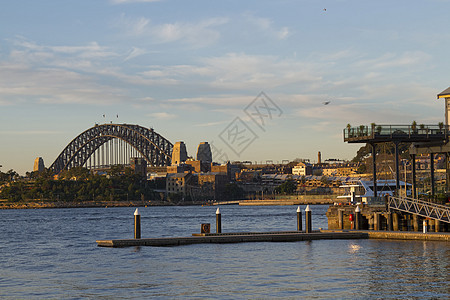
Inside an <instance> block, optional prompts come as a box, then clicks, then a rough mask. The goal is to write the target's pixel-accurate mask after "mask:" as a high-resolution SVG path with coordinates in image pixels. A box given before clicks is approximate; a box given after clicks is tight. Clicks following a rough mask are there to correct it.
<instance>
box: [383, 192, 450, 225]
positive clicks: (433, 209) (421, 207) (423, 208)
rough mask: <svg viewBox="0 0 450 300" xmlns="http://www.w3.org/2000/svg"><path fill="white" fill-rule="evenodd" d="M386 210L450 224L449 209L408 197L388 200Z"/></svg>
mask: <svg viewBox="0 0 450 300" xmlns="http://www.w3.org/2000/svg"><path fill="white" fill-rule="evenodd" d="M388 208H389V209H396V210H399V211H403V212H407V213H411V214H416V215H419V216H422V217H425V218H430V219H435V220H439V221H442V222H446V223H450V207H448V206H445V205H439V204H436V203H431V202H427V201H423V200H419V199H414V198H408V197H393V196H389V198H388Z"/></svg>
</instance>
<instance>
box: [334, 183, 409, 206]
mask: <svg viewBox="0 0 450 300" xmlns="http://www.w3.org/2000/svg"><path fill="white" fill-rule="evenodd" d="M399 186H400V189H399V190H397V182H396V181H395V180H394V179H387V180H377V197H375V193H374V187H373V181H371V180H353V181H347V182H346V183H345V184H343V185H341V186H339V187H340V188H343V189H344V194H343V195H341V196H338V197H337V198H338V199H339V200H341V201H338V202H341V203H342V202H345V203H350V204H361V203H363V204H384V197H385V196H386V195H388V196H394V195H397V194H402V195H403V196H404V195H405V189H406V196H407V197H410V196H411V187H412V185H411V184H410V183H406V186H405V182H404V181H400V182H399ZM342 200H345V201H342Z"/></svg>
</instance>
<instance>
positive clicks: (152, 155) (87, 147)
mask: <svg viewBox="0 0 450 300" xmlns="http://www.w3.org/2000/svg"><path fill="white" fill-rule="evenodd" d="M112 139H121V140H123V141H125V142H126V143H128V144H130V145H131V146H132V147H133V148H134V149H136V151H138V152H139V153H140V154H141V155H142V157H143V158H145V160H146V161H147V164H148V165H151V166H169V165H170V161H171V155H172V149H173V144H172V143H171V142H169V141H168V140H167V139H165V138H164V137H163V136H161V135H160V134H158V133H156V132H155V131H154V130H153V129H148V128H145V127H142V126H139V125H131V124H102V125H95V126H94V127H92V128H90V129H88V130H86V131H84V132H83V133H81V134H80V135H78V136H77V137H76V138H74V139H73V140H72V141H71V142H70V143H69V144H68V145H67V147H66V148H64V150H63V151H62V152H61V154H60V155H59V156H58V158H57V159H56V160H55V161H54V162H53V164H52V165H51V167H50V168H51V169H53V171H54V172H55V173H56V174H59V173H60V172H61V171H62V170H67V169H70V168H73V167H78V166H83V165H84V164H85V163H86V162H87V160H88V159H89V157H90V156H91V155H92V154H93V153H94V152H95V151H96V150H97V149H98V148H99V147H100V146H101V145H103V144H105V143H106V142H108V141H110V140H112Z"/></svg>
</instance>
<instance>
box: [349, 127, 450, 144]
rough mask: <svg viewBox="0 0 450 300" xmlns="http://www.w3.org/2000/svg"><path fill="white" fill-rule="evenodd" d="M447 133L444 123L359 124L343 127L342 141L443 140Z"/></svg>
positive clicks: (447, 129)
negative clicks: (415, 124) (414, 124)
mask: <svg viewBox="0 0 450 300" xmlns="http://www.w3.org/2000/svg"><path fill="white" fill-rule="evenodd" d="M448 134H449V128H448V126H444V125H417V126H413V125H374V126H364V125H361V126H358V127H347V128H346V129H344V142H348V143H385V142H394V141H396V142H427V143H429V142H444V141H445V140H446V139H447V137H448Z"/></svg>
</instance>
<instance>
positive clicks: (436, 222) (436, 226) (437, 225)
mask: <svg viewBox="0 0 450 300" xmlns="http://www.w3.org/2000/svg"><path fill="white" fill-rule="evenodd" d="M434 229H435V232H440V231H441V221H439V220H434Z"/></svg>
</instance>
